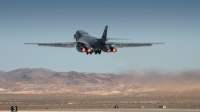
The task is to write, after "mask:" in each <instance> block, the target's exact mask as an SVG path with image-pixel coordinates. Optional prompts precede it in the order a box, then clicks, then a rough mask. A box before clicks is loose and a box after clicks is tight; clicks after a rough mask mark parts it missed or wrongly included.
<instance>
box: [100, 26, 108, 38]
mask: <svg viewBox="0 0 200 112" xmlns="http://www.w3.org/2000/svg"><path fill="white" fill-rule="evenodd" d="M107 29H108V26H106V27H105V29H104V32H103V35H102V37H101V38H102V39H105V40H106V38H107Z"/></svg>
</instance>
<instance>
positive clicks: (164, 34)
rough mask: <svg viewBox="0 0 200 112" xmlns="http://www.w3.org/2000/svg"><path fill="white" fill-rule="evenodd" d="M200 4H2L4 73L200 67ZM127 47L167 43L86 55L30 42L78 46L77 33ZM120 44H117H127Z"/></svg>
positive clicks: (108, 0) (22, 0)
mask: <svg viewBox="0 0 200 112" xmlns="http://www.w3.org/2000/svg"><path fill="white" fill-rule="evenodd" d="M199 11H200V1H199V0H165V1H164V0H0V70H3V71H10V70H14V69H18V68H48V69H51V70H54V71H58V72H60V71H63V72H67V71H78V72H101V73H120V72H126V71H130V70H136V71H139V72H141V71H146V70H151V69H154V70H158V71H167V72H171V71H179V70H185V69H187V70H190V69H199V68H200V13H199ZM105 25H108V35H107V36H108V38H130V39H131V40H121V41H122V42H164V43H166V44H164V45H153V46H151V47H136V48H120V49H118V51H117V53H102V54H101V55H94V54H93V55H86V54H85V53H80V52H77V50H76V48H55V47H39V46H37V45H25V44H24V43H26V42H29V43H31V42H33V43H34V42H43V43H44V42H47V43H48V42H74V41H75V40H74V39H73V35H74V33H75V32H76V31H77V30H85V31H86V32H88V33H89V34H90V35H92V36H94V37H101V36H102V33H103V30H104V27H105ZM121 41H119V40H118V41H116V42H121Z"/></svg>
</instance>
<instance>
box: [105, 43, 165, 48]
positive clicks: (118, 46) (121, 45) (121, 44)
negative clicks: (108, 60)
mask: <svg viewBox="0 0 200 112" xmlns="http://www.w3.org/2000/svg"><path fill="white" fill-rule="evenodd" d="M106 44H108V45H112V46H114V47H116V48H122V47H142V46H152V45H153V44H164V43H122V42H106Z"/></svg>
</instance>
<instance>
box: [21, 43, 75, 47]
mask: <svg viewBox="0 0 200 112" xmlns="http://www.w3.org/2000/svg"><path fill="white" fill-rule="evenodd" d="M24 44H34V45H38V46H48V47H68V48H73V47H75V46H76V44H77V42H64V43H24Z"/></svg>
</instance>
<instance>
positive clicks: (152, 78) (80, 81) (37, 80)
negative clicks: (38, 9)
mask: <svg viewBox="0 0 200 112" xmlns="http://www.w3.org/2000/svg"><path fill="white" fill-rule="evenodd" d="M199 80H200V71H199V70H193V71H182V72H178V73H167V74H162V73H160V72H155V71H151V72H148V73H147V74H144V75H140V74H138V73H135V72H130V73H126V74H117V75H116V74H102V73H77V72H74V71H72V72H54V71H51V70H47V69H18V70H14V71H10V72H4V71H1V72H0V110H2V111H3V110H10V106H18V109H20V110H34V109H114V106H115V105H118V107H119V109H137V108H140V107H141V106H143V107H144V108H145V109H146V108H148V109H152V108H158V107H159V106H166V107H167V109H199V108H200V81H199Z"/></svg>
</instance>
